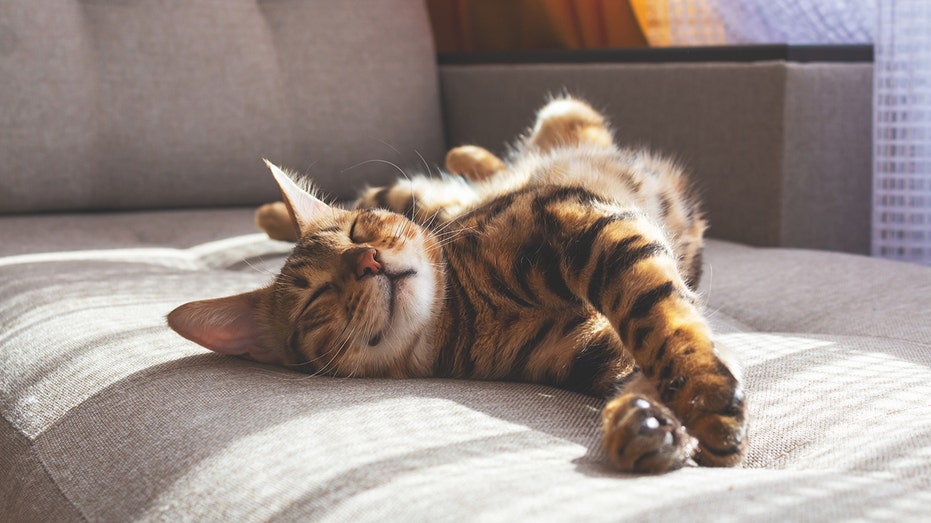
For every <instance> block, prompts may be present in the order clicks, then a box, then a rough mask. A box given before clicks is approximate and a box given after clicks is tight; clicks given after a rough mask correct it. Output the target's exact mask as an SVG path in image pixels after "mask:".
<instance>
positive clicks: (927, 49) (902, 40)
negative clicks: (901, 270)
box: [873, 0, 931, 265]
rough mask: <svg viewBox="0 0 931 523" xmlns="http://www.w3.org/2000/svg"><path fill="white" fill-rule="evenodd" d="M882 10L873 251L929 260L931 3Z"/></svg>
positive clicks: (909, 0)
mask: <svg viewBox="0 0 931 523" xmlns="http://www.w3.org/2000/svg"><path fill="white" fill-rule="evenodd" d="M878 15H879V24H878V31H877V35H876V41H875V46H876V47H875V55H876V70H875V71H876V72H875V76H874V79H873V80H874V109H875V110H874V118H873V133H874V148H873V151H874V152H873V169H874V170H873V174H874V179H873V182H874V185H873V200H874V201H873V254H874V255H876V256H882V257H886V258H895V259H900V260H906V261H913V262H918V263H924V264H928V265H931V34H929V31H931V2H929V1H928V0H883V1H882V2H880V8H879V13H878Z"/></svg>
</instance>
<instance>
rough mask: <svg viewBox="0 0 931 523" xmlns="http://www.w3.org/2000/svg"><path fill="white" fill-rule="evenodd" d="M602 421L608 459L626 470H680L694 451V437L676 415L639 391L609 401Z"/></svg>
mask: <svg viewBox="0 0 931 523" xmlns="http://www.w3.org/2000/svg"><path fill="white" fill-rule="evenodd" d="M603 422H604V446H605V452H606V453H607V455H608V459H609V460H610V461H611V463H612V464H614V466H616V467H617V468H618V469H620V470H622V471H625V472H639V473H660V472H666V471H668V470H673V469H677V468H679V467H682V466H683V465H685V464H686V463H688V462H689V460H690V459H691V457H692V454H693V453H694V452H695V448H696V442H695V440H694V439H693V438H692V437H691V436H689V435H688V433H687V432H686V430H685V427H683V426H682V424H681V423H679V420H678V419H676V416H675V415H674V414H673V413H672V412H671V411H669V409H668V408H666V407H665V406H664V405H662V404H660V403H656V402H654V401H651V400H649V399H647V398H646V397H644V396H641V395H639V394H623V395H621V396H618V397H616V398H614V399H612V400H611V401H610V402H608V404H607V405H606V406H605V409H604V413H603Z"/></svg>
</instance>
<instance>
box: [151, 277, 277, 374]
mask: <svg viewBox="0 0 931 523" xmlns="http://www.w3.org/2000/svg"><path fill="white" fill-rule="evenodd" d="M265 292H268V290H267V289H259V290H257V291H252V292H246V293H243V294H237V295H235V296H227V297H225V298H215V299H212V300H201V301H192V302H189V303H185V304H184V305H181V306H180V307H178V308H177V309H175V310H173V311H171V312H170V313H169V314H168V326H169V327H171V328H172V329H174V331H175V332H177V333H178V334H180V335H181V336H184V337H185V338H187V339H189V340H191V341H193V342H195V343H198V344H200V345H203V346H204V347H206V348H208V349H210V350H212V351H214V352H219V353H220V354H228V355H230V356H245V357H248V358H250V359H253V360H256V361H260V362H264V363H271V362H273V360H274V357H273V355H272V353H271V351H270V350H269V349H268V348H267V347H266V346H265V343H264V342H263V332H262V329H261V327H260V325H259V322H258V314H257V311H258V307H259V301H260V300H261V295H262V293H265Z"/></svg>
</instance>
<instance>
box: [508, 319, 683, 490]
mask: <svg viewBox="0 0 931 523" xmlns="http://www.w3.org/2000/svg"><path fill="white" fill-rule="evenodd" d="M586 316H587V319H586V320H585V321H581V322H578V321H576V320H574V319H569V320H566V319H565V318H573V317H579V318H581V317H586ZM560 321H563V322H565V323H563V327H562V328H563V331H564V332H565V338H564V339H563V340H562V341H561V342H560V343H565V344H566V345H565V346H564V348H560V349H557V351H556V352H555V353H550V354H551V355H550V356H548V357H545V358H540V359H535V360H532V361H533V363H531V365H530V368H529V369H528V370H530V373H529V374H528V375H525V376H524V379H526V380H528V381H538V382H542V383H551V384H553V385H556V386H558V387H561V388H564V389H569V390H575V391H577V392H581V393H583V394H590V395H593V396H601V397H604V398H605V399H606V400H607V403H606V404H605V407H604V409H603V410H602V424H603V428H604V430H603V433H602V436H603V442H604V448H605V449H606V450H607V452H606V455H607V458H608V459H609V460H610V461H611V463H612V464H614V466H616V467H617V468H618V469H619V470H622V471H625V472H642V473H658V472H664V471H667V470H672V469H676V468H679V467H681V466H683V465H685V464H686V463H688V462H689V459H690V458H691V457H692V454H693V453H694V451H695V440H694V438H692V437H690V436H689V435H688V433H687V432H686V429H685V428H684V427H683V426H682V423H681V422H680V421H679V419H678V418H677V417H676V415H675V413H673V412H672V411H671V410H670V409H669V407H667V406H666V405H664V404H663V402H662V401H661V400H660V397H659V393H658V392H657V391H656V387H654V386H653V384H652V383H651V382H650V380H648V379H647V378H646V377H645V376H644V375H643V373H642V372H641V371H640V369H639V367H638V365H637V363H636V361H635V360H634V358H633V357H632V356H631V355H630V353H629V352H628V351H627V349H626V348H625V347H624V345H623V343H621V340H620V338H619V337H618V335H617V332H615V330H614V328H613V327H612V326H611V324H610V323H609V322H608V321H607V320H606V319H605V318H604V316H602V315H601V314H598V313H595V312H594V311H592V310H591V309H590V308H583V309H581V311H580V313H579V314H578V316H576V315H575V314H569V313H562V314H560V315H558V316H557V317H555V318H553V320H552V323H553V324H554V325H559V324H560ZM566 325H572V328H571V330H568V329H567V327H566ZM567 357H568V358H569V359H568V360H567V359H564V358H567ZM540 361H547V363H546V365H545V366H544V367H542V369H541V368H536V369H535V368H534V365H535V364H536V363H537V362H540ZM554 363H555V364H554ZM553 369H561V370H563V372H559V371H556V372H555V374H554V373H553ZM534 372H536V375H535V374H534Z"/></svg>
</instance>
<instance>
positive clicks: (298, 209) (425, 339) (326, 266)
mask: <svg viewBox="0 0 931 523" xmlns="http://www.w3.org/2000/svg"><path fill="white" fill-rule="evenodd" d="M268 166H269V168H270V169H271V170H272V174H274V176H275V179H276V180H277V182H278V184H279V186H280V187H281V192H282V195H283V197H284V201H285V204H286V205H287V208H288V212H289V214H290V216H291V220H292V222H293V224H294V227H295V228H296V230H297V231H298V232H299V235H298V236H299V238H300V239H299V240H298V242H297V245H296V246H295V247H294V250H293V251H292V253H291V255H290V256H289V257H288V259H287V261H286V262H285V264H284V266H283V267H282V269H281V272H280V273H279V274H278V275H277V276H276V278H275V280H274V282H273V283H272V284H271V285H269V286H267V287H264V288H262V289H258V290H255V291H252V292H247V293H244V294H238V295H235V296H228V297H225V298H216V299H211V300H202V301H195V302H190V303H186V304H184V305H182V306H180V307H178V308H177V309H175V310H174V311H172V312H171V313H170V314H169V315H168V324H169V325H170V326H171V328H172V329H174V330H175V331H176V332H178V333H179V334H181V335H182V336H184V337H185V338H188V339H190V340H192V341H195V342H197V343H199V344H200V345H203V346H204V347H206V348H208V349H211V350H213V351H216V352H219V353H222V354H229V355H234V356H241V357H245V358H248V359H252V360H255V361H259V362H263V363H273V364H279V365H284V366H288V367H292V368H294V369H296V370H301V371H305V372H311V373H321V374H329V375H336V376H350V375H355V376H417V375H424V374H426V373H427V372H428V370H429V369H428V366H429V365H430V364H431V361H432V355H431V354H430V353H429V351H430V350H432V349H431V348H430V347H431V346H432V340H431V339H429V338H430V336H432V332H431V326H432V324H433V321H434V318H435V316H436V311H437V309H438V308H439V306H440V303H441V301H442V299H443V281H444V277H443V274H442V262H441V254H440V249H439V245H438V243H437V241H436V240H435V238H434V237H433V236H432V235H431V234H430V233H428V232H427V231H425V230H424V229H423V228H421V227H420V226H418V225H416V224H414V223H413V222H411V221H410V220H408V219H407V218H405V217H403V216H401V215H399V214H395V213H392V212H389V211H385V210H380V209H362V210H344V209H340V208H338V207H335V206H330V205H327V204H326V203H324V202H323V201H321V200H319V199H318V198H316V197H315V196H313V194H311V192H310V191H308V190H305V189H303V188H301V187H300V186H299V185H298V184H296V183H295V182H294V181H293V180H292V179H291V178H290V177H289V176H288V175H287V174H286V173H284V172H283V171H282V170H281V169H279V168H278V167H276V166H275V165H273V164H271V163H268Z"/></svg>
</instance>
